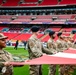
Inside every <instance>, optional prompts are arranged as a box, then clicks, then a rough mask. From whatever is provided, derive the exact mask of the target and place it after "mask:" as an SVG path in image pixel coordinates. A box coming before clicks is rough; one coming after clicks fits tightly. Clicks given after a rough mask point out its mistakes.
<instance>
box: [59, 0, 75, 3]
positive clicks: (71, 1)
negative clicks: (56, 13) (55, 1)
mask: <svg viewBox="0 0 76 75" xmlns="http://www.w3.org/2000/svg"><path fill="white" fill-rule="evenodd" d="M60 4H76V0H69V1H68V0H61V2H60Z"/></svg>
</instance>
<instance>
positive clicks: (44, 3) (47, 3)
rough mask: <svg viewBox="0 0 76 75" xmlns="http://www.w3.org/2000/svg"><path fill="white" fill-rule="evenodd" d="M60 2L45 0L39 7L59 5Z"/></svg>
mask: <svg viewBox="0 0 76 75" xmlns="http://www.w3.org/2000/svg"><path fill="white" fill-rule="evenodd" d="M57 4H58V0H43V2H42V3H40V4H39V5H57Z"/></svg>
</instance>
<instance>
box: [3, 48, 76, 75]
mask: <svg viewBox="0 0 76 75" xmlns="http://www.w3.org/2000/svg"><path fill="white" fill-rule="evenodd" d="M4 50H6V51H8V52H10V53H11V54H12V55H13V56H19V57H21V58H26V59H27V58H28V51H27V50H24V49H23V48H18V50H15V49H14V47H6V48H5V49H4ZM56 69H57V70H56V75H59V73H58V66H57V68H56ZM48 71H49V65H43V66H42V72H43V75H48ZM14 75H29V65H25V66H21V67H14ZM72 75H76V70H75V71H74V73H73V74H72Z"/></svg>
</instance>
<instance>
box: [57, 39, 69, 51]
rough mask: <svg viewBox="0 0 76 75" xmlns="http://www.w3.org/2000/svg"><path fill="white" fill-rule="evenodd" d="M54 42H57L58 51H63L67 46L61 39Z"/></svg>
mask: <svg viewBox="0 0 76 75" xmlns="http://www.w3.org/2000/svg"><path fill="white" fill-rule="evenodd" d="M56 43H57V49H58V51H59V52H63V51H64V50H66V49H67V48H68V44H67V43H66V42H65V41H63V40H60V39H58V40H57V41H56Z"/></svg>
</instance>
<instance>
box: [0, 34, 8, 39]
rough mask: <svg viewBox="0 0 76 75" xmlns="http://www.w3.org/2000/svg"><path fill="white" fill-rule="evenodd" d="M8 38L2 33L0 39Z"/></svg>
mask: <svg viewBox="0 0 76 75" xmlns="http://www.w3.org/2000/svg"><path fill="white" fill-rule="evenodd" d="M7 38H8V37H7V36H5V35H4V34H2V33H0V39H7Z"/></svg>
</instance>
